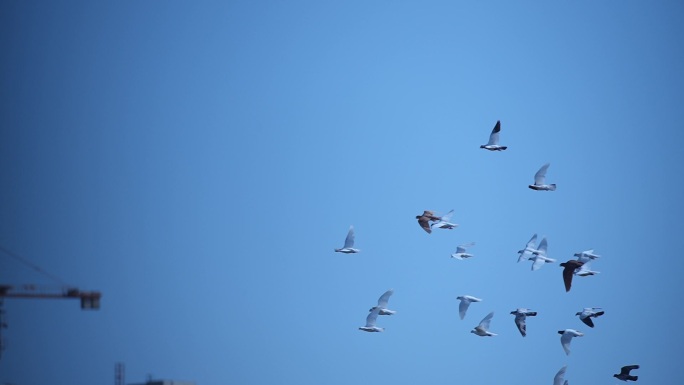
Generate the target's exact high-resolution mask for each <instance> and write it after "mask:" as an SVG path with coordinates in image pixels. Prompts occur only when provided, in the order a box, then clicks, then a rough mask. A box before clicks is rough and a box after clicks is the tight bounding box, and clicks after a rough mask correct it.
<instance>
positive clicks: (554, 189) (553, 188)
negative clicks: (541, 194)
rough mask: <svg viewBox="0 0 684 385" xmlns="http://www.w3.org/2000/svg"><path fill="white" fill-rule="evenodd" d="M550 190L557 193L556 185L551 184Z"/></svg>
mask: <svg viewBox="0 0 684 385" xmlns="http://www.w3.org/2000/svg"><path fill="white" fill-rule="evenodd" d="M549 188H550V189H551V191H556V184H555V183H553V184H550V185H549Z"/></svg>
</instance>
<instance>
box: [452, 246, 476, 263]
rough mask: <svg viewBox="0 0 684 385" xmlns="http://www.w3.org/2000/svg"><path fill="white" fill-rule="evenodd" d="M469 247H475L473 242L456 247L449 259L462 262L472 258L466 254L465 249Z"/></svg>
mask: <svg viewBox="0 0 684 385" xmlns="http://www.w3.org/2000/svg"><path fill="white" fill-rule="evenodd" d="M470 246H475V242H470V243H465V244H463V245H458V246H457V247H456V252H455V253H453V254H451V258H456V259H459V260H464V259H466V258H472V257H474V255H472V254H470V253H467V252H466V248H468V247H470Z"/></svg>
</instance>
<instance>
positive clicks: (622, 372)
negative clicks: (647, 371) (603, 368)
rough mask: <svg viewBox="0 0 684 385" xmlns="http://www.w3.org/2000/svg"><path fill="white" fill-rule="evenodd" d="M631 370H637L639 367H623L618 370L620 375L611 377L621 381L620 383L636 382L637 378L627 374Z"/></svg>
mask: <svg viewBox="0 0 684 385" xmlns="http://www.w3.org/2000/svg"><path fill="white" fill-rule="evenodd" d="M632 369H639V365H627V366H623V367H622V369H620V373H618V374H613V377H615V378H617V379H618V380H622V381H636V380H638V379H639V376H632V375H630V374H629V372H630V371H631V370H632Z"/></svg>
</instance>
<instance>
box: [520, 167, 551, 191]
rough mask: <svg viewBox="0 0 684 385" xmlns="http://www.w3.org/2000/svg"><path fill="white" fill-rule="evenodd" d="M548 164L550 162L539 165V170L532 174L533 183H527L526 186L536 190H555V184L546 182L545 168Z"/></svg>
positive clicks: (546, 168)
mask: <svg viewBox="0 0 684 385" xmlns="http://www.w3.org/2000/svg"><path fill="white" fill-rule="evenodd" d="M550 164H551V163H547V164H545V165H543V166H541V168H540V169H539V171H537V173H536V174H534V184H531V185H528V186H527V187H529V188H531V189H532V190H537V191H556V185H555V184H546V170H548V168H549V165H550Z"/></svg>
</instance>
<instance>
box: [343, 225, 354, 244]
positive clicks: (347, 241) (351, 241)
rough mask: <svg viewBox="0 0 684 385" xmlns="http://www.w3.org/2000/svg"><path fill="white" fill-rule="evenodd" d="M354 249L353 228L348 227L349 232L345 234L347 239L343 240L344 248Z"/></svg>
mask: <svg viewBox="0 0 684 385" xmlns="http://www.w3.org/2000/svg"><path fill="white" fill-rule="evenodd" d="M352 247H354V226H349V232H348V233H347V238H345V240H344V248H345V249H348V248H352Z"/></svg>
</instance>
